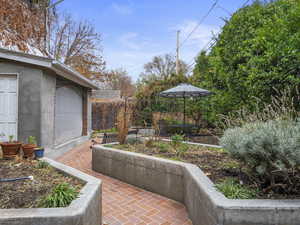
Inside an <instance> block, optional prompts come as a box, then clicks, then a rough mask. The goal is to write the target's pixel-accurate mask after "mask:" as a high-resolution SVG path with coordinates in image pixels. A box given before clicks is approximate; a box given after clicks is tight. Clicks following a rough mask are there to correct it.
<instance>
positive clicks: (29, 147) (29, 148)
mask: <svg viewBox="0 0 300 225" xmlns="http://www.w3.org/2000/svg"><path fill="white" fill-rule="evenodd" d="M35 148H36V145H34V144H25V145H22V150H23V154H24V157H25V158H32V157H33V153H34V149H35Z"/></svg>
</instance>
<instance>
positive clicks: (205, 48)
mask: <svg viewBox="0 0 300 225" xmlns="http://www.w3.org/2000/svg"><path fill="white" fill-rule="evenodd" d="M218 1H219V0H216V1H215V2H214V3H213V5H212V7H211V9H210V10H209V13H210V12H211V11H212V10H213V9H214V8H215V7H218V8H220V9H222V10H224V11H226V12H227V13H228V14H230V15H231V14H232V13H231V12H229V10H227V9H225V8H224V7H222V6H220V5H219V4H217V3H218ZM249 2H250V0H246V1H245V2H244V3H243V5H242V6H241V7H240V8H244V7H245V6H246V5H247V4H248V3H249ZM209 13H208V15H209ZM208 15H207V16H208ZM207 16H206V17H207ZM206 17H205V18H206ZM199 26H200V24H198V26H196V27H195V28H196V29H194V30H193V31H192V32H191V34H192V33H193V32H194V31H195V30H197V29H198V27H199ZM191 34H190V35H189V36H188V38H189V37H190V36H191ZM188 38H186V40H187V39H188ZM212 42H214V43H215V42H216V40H215V39H211V40H210V41H209V42H208V43H207V44H206V45H205V46H204V47H203V48H202V49H201V50H200V52H202V51H205V50H207V48H208V47H209V45H210V44H211V46H212V45H213V44H214V43H212ZM211 46H210V47H211ZM210 47H209V48H210ZM198 54H199V53H198ZM198 54H197V55H196V56H195V57H194V58H192V59H191V60H190V61H189V63H188V64H187V65H188V66H187V69H188V70H189V69H190V68H191V67H192V66H194V65H195V64H196V62H193V61H194V59H195V58H196V57H197V56H198Z"/></svg>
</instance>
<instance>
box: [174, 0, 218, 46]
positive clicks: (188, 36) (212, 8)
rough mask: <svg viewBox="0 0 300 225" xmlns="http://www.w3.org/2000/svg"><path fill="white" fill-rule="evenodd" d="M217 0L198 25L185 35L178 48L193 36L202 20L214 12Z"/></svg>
mask: <svg viewBox="0 0 300 225" xmlns="http://www.w3.org/2000/svg"><path fill="white" fill-rule="evenodd" d="M218 1H219V0H216V1H215V2H214V3H213V4H212V6H211V7H210V9H209V10H208V11H207V13H206V14H205V15H204V16H203V17H202V18H201V20H200V21H199V23H198V24H197V25H196V26H195V27H194V29H193V30H192V31H191V32H190V33H189V34H188V35H187V37H186V38H185V39H184V40H183V41H182V42H181V44H180V46H179V48H181V47H182V46H183V45H184V44H185V42H186V41H187V40H188V39H189V38H190V37H191V36H192V35H193V33H194V32H195V31H196V30H197V29H198V28H199V27H200V25H201V24H202V23H203V22H204V20H205V19H206V18H207V17H208V16H209V14H210V13H211V12H212V11H213V10H214V8H215V7H216V6H217V3H218Z"/></svg>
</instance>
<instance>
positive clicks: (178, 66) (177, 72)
mask: <svg viewBox="0 0 300 225" xmlns="http://www.w3.org/2000/svg"><path fill="white" fill-rule="evenodd" d="M179 36H180V30H178V31H177V47H176V74H177V75H178V74H179V72H180V63H179V43H180V40H179Z"/></svg>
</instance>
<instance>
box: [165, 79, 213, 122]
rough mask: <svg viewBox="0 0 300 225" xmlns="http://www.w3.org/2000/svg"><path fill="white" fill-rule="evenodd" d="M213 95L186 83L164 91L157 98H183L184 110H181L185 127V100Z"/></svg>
mask: <svg viewBox="0 0 300 225" xmlns="http://www.w3.org/2000/svg"><path fill="white" fill-rule="evenodd" d="M211 94H213V93H212V92H210V91H208V90H205V89H202V88H198V87H195V86H193V85H190V84H187V83H183V84H179V85H178V86H176V87H173V88H171V89H168V90H166V91H163V92H161V93H160V94H159V96H161V97H165V98H183V104H184V106H183V107H184V108H183V110H184V111H183V123H184V125H185V122H186V121H185V120H186V115H185V102H186V98H187V97H188V98H189V97H204V96H208V95H211Z"/></svg>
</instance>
